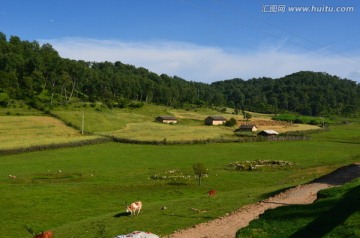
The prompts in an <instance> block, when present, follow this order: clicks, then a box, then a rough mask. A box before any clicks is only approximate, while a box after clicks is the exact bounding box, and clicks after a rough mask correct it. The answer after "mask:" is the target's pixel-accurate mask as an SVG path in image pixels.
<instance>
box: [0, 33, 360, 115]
mask: <svg viewBox="0 0 360 238" xmlns="http://www.w3.org/2000/svg"><path fill="white" fill-rule="evenodd" d="M17 99H21V100H25V101H26V102H28V103H29V104H32V105H34V104H36V103H42V104H46V105H53V106H54V105H56V104H58V103H68V102H70V101H72V100H74V99H77V100H84V101H102V102H104V103H105V104H107V105H108V106H110V107H114V106H118V107H124V106H126V105H127V104H128V103H129V101H130V100H136V101H139V102H152V103H157V104H163V105H168V106H175V107H184V106H188V105H209V106H210V105H215V106H229V107H233V108H237V109H244V110H251V111H256V112H268V113H275V112H282V111H293V112H298V113H301V114H306V115H322V114H325V115H328V114H340V115H351V114H354V113H355V112H358V111H359V109H360V86H359V85H358V84H356V83H355V82H353V81H351V80H346V79H340V78H338V77H336V76H331V75H329V74H326V73H315V72H298V73H294V74H292V75H288V76H285V77H283V78H279V79H271V78H258V79H251V80H247V81H245V80H242V79H232V80H225V81H219V82H216V83H212V84H210V85H209V84H205V83H199V82H192V81H186V80H184V79H181V78H180V77H177V76H173V77H171V76H168V75H166V74H161V75H158V74H155V73H153V72H150V71H149V70H147V69H145V68H142V67H140V68H136V67H135V66H132V65H128V64H123V63H121V62H120V61H118V62H115V63H111V62H85V61H75V60H70V59H65V58H61V57H60V56H59V54H58V52H57V51H56V50H55V49H54V48H53V47H52V46H51V45H50V44H44V45H40V44H39V43H38V42H36V41H33V42H29V41H22V40H21V39H20V38H19V37H17V36H10V38H9V39H7V37H6V35H5V34H3V33H1V32H0V106H7V105H9V104H8V102H9V101H11V100H17Z"/></svg>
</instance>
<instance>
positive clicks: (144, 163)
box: [0, 103, 360, 238]
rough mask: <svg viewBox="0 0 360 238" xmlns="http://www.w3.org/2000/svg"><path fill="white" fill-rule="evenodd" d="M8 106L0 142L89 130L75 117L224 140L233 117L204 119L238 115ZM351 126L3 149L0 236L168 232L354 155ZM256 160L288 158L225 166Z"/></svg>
mask: <svg viewBox="0 0 360 238" xmlns="http://www.w3.org/2000/svg"><path fill="white" fill-rule="evenodd" d="M10 109H11V111H9V110H10ZM10 109H9V108H6V109H2V111H0V114H1V115H2V116H0V135H1V137H0V142H1V143H0V149H9V148H10V149H11V148H19V147H27V146H34V145H42V144H47V143H50V144H52V143H67V142H72V141H73V140H74V141H77V140H80V141H81V140H87V139H91V138H94V137H96V136H84V135H81V133H80V132H79V130H76V129H74V128H81V123H82V117H83V115H84V116H85V124H84V129H85V131H86V132H90V133H92V134H95V135H99V134H106V135H114V136H118V137H119V138H124V137H125V138H130V139H136V140H164V139H166V140H176V141H181V140H194V139H206V138H231V137H233V136H234V133H233V130H234V129H236V128H237V126H238V125H236V126H234V127H225V126H205V125H203V119H204V118H205V117H207V116H208V115H222V116H224V117H226V118H227V119H229V118H231V117H234V118H236V119H237V120H239V122H241V120H242V116H241V115H233V114H230V113H218V112H217V111H214V110H210V109H192V110H180V109H171V108H167V107H162V106H155V105H151V104H149V105H145V106H144V107H142V108H137V109H113V110H110V109H108V108H104V107H103V106H102V105H101V104H84V103H82V104H71V105H69V106H66V107H57V108H54V109H53V110H52V111H51V114H53V115H56V117H57V118H52V117H49V116H46V115H44V114H42V113H40V112H39V111H36V110H34V109H31V108H24V106H22V105H15V106H12V107H11V108H10ZM159 115H174V116H176V117H178V119H179V123H178V124H175V125H167V124H161V123H156V122H154V118H155V117H156V116H159ZM252 121H253V122H254V123H258V124H259V129H262V128H264V129H277V130H279V131H280V130H284V131H289V130H301V129H314V128H318V127H316V126H310V127H309V128H308V127H301V126H302V125H290V126H289V124H286V123H285V124H278V123H274V122H273V121H271V116H270V115H261V114H255V113H254V114H253V118H252ZM67 125H71V126H72V127H68V126H67ZM297 126H299V127H297ZM304 126H306V125H304ZM359 129H360V124H359V122H355V123H353V124H346V125H334V126H331V128H330V130H324V131H320V132H318V133H316V134H312V139H311V140H309V141H282V142H254V143H219V144H216V143H212V144H193V145H139V144H121V143H114V142H110V143H103V144H96V145H87V146H83V147H76V148H63V149H57V150H44V151H36V152H29V153H21V154H14V155H3V156H0V168H1V170H0V194H2V195H1V196H0V216H1V219H0V234H1V237H4V238H12V237H31V235H30V234H29V233H28V232H27V231H26V229H25V228H24V226H25V225H27V226H31V227H32V228H33V229H34V230H35V231H41V230H47V229H51V230H53V231H54V234H55V237H56V238H75V237H76V238H89V237H114V236H115V235H118V234H127V233H129V232H131V231H133V230H145V231H151V232H153V233H155V234H158V235H161V236H166V235H168V234H170V233H172V232H174V231H175V230H177V229H181V228H185V227H189V226H193V225H194V224H197V223H201V222H205V221H208V220H211V219H215V218H217V217H219V216H222V215H224V214H226V213H231V212H232V211H234V210H236V209H238V208H239V207H241V206H243V205H246V204H249V203H253V202H256V201H259V200H261V199H264V198H266V197H268V196H270V195H272V194H273V193H274V192H276V191H280V190H282V189H284V188H288V187H291V186H295V185H298V184H302V183H305V182H308V181H311V180H312V179H314V178H316V177H319V176H321V175H323V174H325V173H328V172H330V171H332V170H334V169H335V168H337V167H339V166H342V165H347V164H349V163H352V162H358V161H359V156H360V150H359V146H358V145H359V143H360V130H359ZM255 160H270V161H273V160H274V161H278V160H282V161H288V162H291V164H293V165H292V166H285V167H281V168H263V169H258V170H253V171H237V170H235V169H233V168H231V167H230V166H229V164H233V163H237V162H241V161H255ZM197 162H201V163H203V164H204V165H205V166H206V168H207V169H208V176H207V177H205V178H203V179H202V184H201V186H199V185H198V183H197V180H196V179H195V177H194V171H193V169H192V165H194V164H195V163H197ZM8 175H15V176H16V179H9V177H8ZM210 189H216V190H217V191H218V196H217V197H216V198H209V197H208V196H207V194H206V192H207V191H208V190H210ZM137 200H141V201H142V202H143V210H142V213H141V214H140V216H137V217H130V216H128V214H126V213H125V207H126V205H128V204H130V203H131V202H134V201H137ZM162 207H166V208H167V209H166V210H162V209H161V208H162ZM198 211H201V212H198Z"/></svg>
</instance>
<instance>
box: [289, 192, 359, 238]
mask: <svg viewBox="0 0 360 238" xmlns="http://www.w3.org/2000/svg"><path fill="white" fill-rule="evenodd" d="M359 201H360V186H357V187H355V188H353V189H351V190H350V191H349V192H347V193H346V194H344V197H343V198H342V199H341V200H340V201H339V202H337V203H336V204H334V206H333V207H332V208H330V209H329V210H328V211H326V212H324V213H322V214H321V215H320V216H319V217H318V218H317V219H315V220H314V221H312V222H311V223H310V224H308V225H307V226H305V227H304V228H302V229H301V230H299V231H297V232H295V233H294V234H293V235H291V236H290V237H291V238H303V237H323V236H324V235H326V234H327V233H329V232H330V231H331V230H333V229H334V228H336V227H337V226H338V225H340V224H342V223H343V222H344V221H345V220H346V219H347V218H348V217H350V216H351V215H352V214H353V213H355V212H357V211H360V203H359Z"/></svg>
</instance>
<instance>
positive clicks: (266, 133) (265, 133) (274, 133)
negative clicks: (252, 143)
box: [258, 130, 279, 137]
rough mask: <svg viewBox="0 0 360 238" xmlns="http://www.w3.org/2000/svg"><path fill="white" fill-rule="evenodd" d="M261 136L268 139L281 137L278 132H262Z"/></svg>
mask: <svg viewBox="0 0 360 238" xmlns="http://www.w3.org/2000/svg"><path fill="white" fill-rule="evenodd" d="M258 135H259V136H266V137H274V136H277V135H279V133H278V132H277V131H274V130H264V131H260V132H259V133H258Z"/></svg>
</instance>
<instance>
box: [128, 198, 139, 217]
mask: <svg viewBox="0 0 360 238" xmlns="http://www.w3.org/2000/svg"><path fill="white" fill-rule="evenodd" d="M141 208H142V203H141V202H140V201H138V202H133V203H131V204H130V206H128V207H127V209H126V212H130V213H131V216H133V215H136V211H138V213H137V215H139V213H140V210H141Z"/></svg>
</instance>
